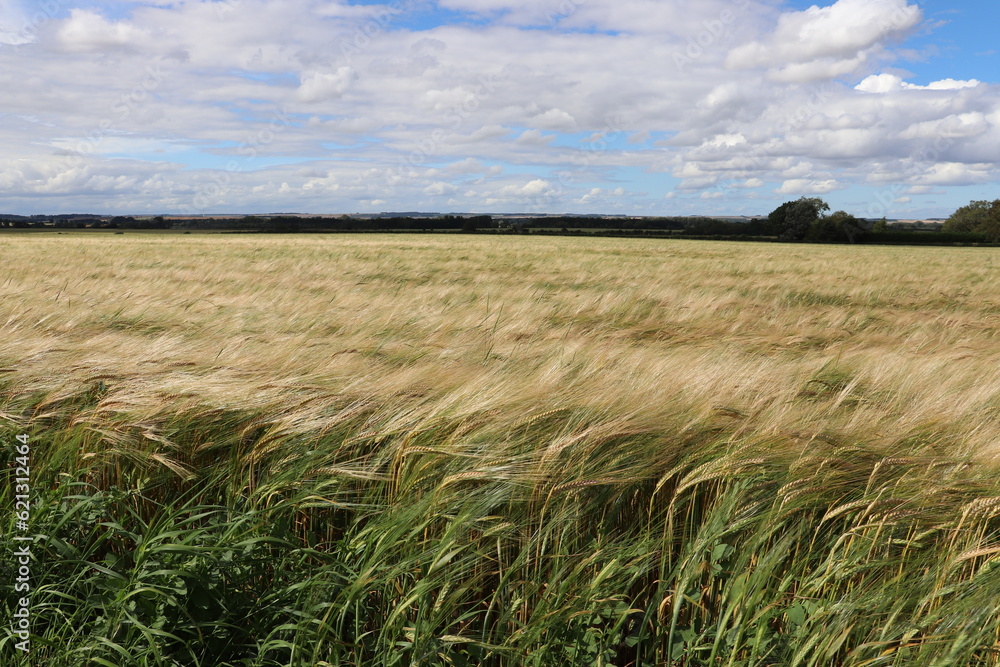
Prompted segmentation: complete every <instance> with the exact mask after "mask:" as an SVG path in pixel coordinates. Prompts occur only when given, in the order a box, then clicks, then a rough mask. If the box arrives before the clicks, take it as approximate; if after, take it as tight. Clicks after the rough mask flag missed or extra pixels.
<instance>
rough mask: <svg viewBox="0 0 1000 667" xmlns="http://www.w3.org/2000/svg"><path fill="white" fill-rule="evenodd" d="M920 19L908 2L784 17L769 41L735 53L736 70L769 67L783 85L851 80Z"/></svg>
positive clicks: (839, 6)
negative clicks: (885, 47)
mask: <svg viewBox="0 0 1000 667" xmlns="http://www.w3.org/2000/svg"><path fill="white" fill-rule="evenodd" d="M921 18H922V12H921V10H920V7H919V6H917V5H910V4H909V2H908V1H907V0H838V1H837V2H836V3H834V4H833V5H830V6H829V7H818V6H815V5H814V6H812V7H810V8H809V9H806V10H805V11H801V12H789V13H787V14H784V15H782V16H781V18H780V19H779V21H778V25H777V27H776V28H775V30H774V32H773V33H772V34H771V35H768V36H767V38H765V39H762V40H756V41H753V42H750V43H749V44H744V45H742V46H739V47H736V48H735V49H733V50H732V51H731V52H730V54H729V57H728V59H727V61H726V63H727V65H728V66H729V67H732V68H734V69H746V68H757V67H766V68H769V69H770V72H771V76H772V77H773V78H774V79H776V80H778V81H783V82H807V81H820V80H825V79H831V78H836V77H840V76H844V75H847V74H850V73H852V72H855V71H857V70H858V69H860V68H861V67H862V66H863V65H864V64H865V63H866V62H868V60H869V58H870V57H871V55H872V54H873V53H874V52H875V51H877V50H879V49H881V48H882V47H883V46H884V45H885V43H886V42H887V41H889V40H892V39H896V38H898V37H900V36H902V35H905V34H906V33H908V32H909V31H911V30H912V29H913V28H915V27H916V26H917V25H918V24H919V23H920V20H921Z"/></svg>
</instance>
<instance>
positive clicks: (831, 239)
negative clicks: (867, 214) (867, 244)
mask: <svg viewBox="0 0 1000 667" xmlns="http://www.w3.org/2000/svg"><path fill="white" fill-rule="evenodd" d="M870 229H872V224H871V223H869V222H867V221H865V220H859V219H858V218H855V217H854V216H853V215H851V214H850V213H848V212H846V211H837V212H836V213H833V214H831V215H827V216H823V217H821V218H818V219H817V220H816V221H815V222H814V223H813V224H812V227H810V229H809V235H808V236H807V237H806V238H807V239H808V240H809V241H814V242H816V243H856V242H858V241H860V240H861V238H862V237H863V236H864V234H865V233H866V232H867V231H869V230H870Z"/></svg>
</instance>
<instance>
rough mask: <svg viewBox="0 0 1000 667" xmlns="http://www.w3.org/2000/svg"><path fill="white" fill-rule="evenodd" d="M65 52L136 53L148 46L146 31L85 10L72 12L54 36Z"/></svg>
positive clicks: (148, 36) (147, 33)
mask: <svg viewBox="0 0 1000 667" xmlns="http://www.w3.org/2000/svg"><path fill="white" fill-rule="evenodd" d="M58 37H59V41H60V43H61V44H62V46H63V47H64V48H65V49H66V50H67V51H76V52H83V51H106V50H109V49H110V50H114V49H124V50H138V49H141V48H143V47H144V46H146V45H148V44H149V43H150V39H151V34H150V31H149V30H146V29H144V28H140V27H138V26H136V25H134V24H132V23H130V22H128V21H109V20H108V19H106V18H104V17H103V16H101V15H100V14H98V13H96V12H94V11H91V10H87V9H73V10H71V12H70V17H69V19H67V20H66V21H64V22H63V24H62V25H61V27H60V29H59V33H58Z"/></svg>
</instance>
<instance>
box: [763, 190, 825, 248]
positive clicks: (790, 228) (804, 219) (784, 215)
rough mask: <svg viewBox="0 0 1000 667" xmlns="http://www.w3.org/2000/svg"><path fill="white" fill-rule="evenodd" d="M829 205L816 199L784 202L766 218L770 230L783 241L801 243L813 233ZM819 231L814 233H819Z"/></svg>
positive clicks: (805, 198)
mask: <svg viewBox="0 0 1000 667" xmlns="http://www.w3.org/2000/svg"><path fill="white" fill-rule="evenodd" d="M829 210H830V205H829V204H827V203H826V202H825V201H823V200H822V199H819V198H816V197H802V198H800V199H797V200H795V201H789V202H785V203H784V204H782V205H781V206H779V207H778V208H776V209H774V210H773V211H771V214H770V215H769V216H767V220H768V222H769V223H770V227H771V229H772V230H773V231H774V233H775V234H777V236H778V237H779V238H781V239H782V240H784V241H802V240H805V239H806V237H808V236H810V233H811V232H814V229H813V226H814V224H815V223H816V222H817V221H818V220H819V219H820V217H821V216H822V214H823V212H825V211H829ZM821 231H822V230H821V229H818V230H815V233H821Z"/></svg>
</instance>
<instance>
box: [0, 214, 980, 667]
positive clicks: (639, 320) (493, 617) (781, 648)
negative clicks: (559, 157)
mask: <svg viewBox="0 0 1000 667" xmlns="http://www.w3.org/2000/svg"><path fill="white" fill-rule="evenodd" d="M70 241H72V242H73V244H72V245H70V243H69V242H70ZM0 265H2V267H3V275H2V277H0V282H2V284H3V289H2V291H0V436H2V437H3V438H4V442H5V443H11V444H10V446H6V449H5V450H4V451H5V456H7V457H8V460H9V464H8V465H7V470H8V474H7V475H6V476H5V477H4V482H3V484H2V485H0V493H2V494H3V496H2V497H3V500H2V501H0V502H2V503H3V506H4V507H7V506H10V507H13V504H14V500H13V499H14V496H15V492H14V474H13V470H14V463H13V460H14V453H13V452H14V448H13V443H15V436H16V435H17V434H20V433H27V434H29V435H30V442H31V456H32V472H33V480H34V486H33V491H32V492H33V494H34V508H33V512H32V533H33V534H35V535H37V536H38V537H37V539H36V541H35V542H34V544H33V554H34V559H35V560H34V564H33V570H32V576H33V578H34V582H33V585H34V588H33V591H32V597H31V609H32V628H33V632H34V640H33V644H32V651H33V653H34V655H35V659H36V660H39V661H40V662H38V663H37V664H48V665H78V664H104V665H119V664H121V665H125V664H130V665H131V664H142V665H145V664H148V665H161V664H162V665H175V664H176V665H241V666H243V665H246V666H251V665H252V666H255V667H256V666H265V665H266V666H271V665H296V666H297V665H315V664H324V663H325V664H330V665H366V666H368V665H385V666H387V667H388V666H390V665H411V664H415V665H479V664H482V665H498V666H515V665H534V666H538V667H543V666H550V665H560V664H574V665H619V666H625V665H635V666H636V667H639V666H645V665H690V666H696V665H734V666H735V665H740V666H750V665H767V664H780V665H858V666H860V665H928V666H930V665H942V666H945V665H948V666H951V665H970V666H971V665H1000V576H998V571H997V566H998V564H1000V478H998V471H1000V444H998V442H1000V439H998V436H1000V337H998V336H1000V254H998V252H997V250H995V249H991V248H903V247H870V246H869V247H841V246H832V245H831V246H814V245H804V244H790V245H776V244H775V245H772V244H744V243H733V242H727V243H711V242H700V241H699V242H692V241H668V240H639V239H582V238H550V237H543V238H539V237H532V238H527V237H516V236H511V237H478V236H463V237H456V236H419V237H418V236H391V235H379V236H377V237H375V236H351V237H338V236H308V237H303V236H268V237H248V236H200V235H190V236H167V235H158V234H143V235H134V234H125V235H97V234H67V235H62V236H55V235H26V234H25V235H19V234H14V233H12V234H6V235H3V236H0ZM5 516H10V517H12V516H13V513H12V512H8V513H6V514H5ZM4 528H5V530H4V534H3V535H2V536H0V539H2V540H3V541H4V542H5V547H8V548H7V553H9V552H10V550H11V549H13V548H14V547H13V546H12V545H13V543H12V542H11V541H10V540H11V536H12V535H15V534H16V532H17V531H16V526H15V524H14V520H13V518H10V519H9V520H8V521H7V523H5V524H4ZM14 576H15V572H14V564H13V561H11V560H10V559H9V558H8V560H6V561H2V562H0V578H2V580H3V584H2V585H3V586H4V587H5V588H4V589H3V590H4V598H3V605H4V607H5V610H4V614H3V616H4V618H5V619H6V618H10V617H11V615H12V613H13V611H14V610H15V609H16V606H17V598H18V597H19V596H18V595H15V594H14V593H13V592H12V591H11V588H10V585H9V584H8V582H10V581H12V580H13V579H14ZM4 632H6V631H4ZM2 636H5V635H4V634H3V633H0V637H2ZM15 641H16V639H14V638H8V640H7V641H6V642H5V643H3V644H0V655H2V656H3V661H4V664H8V662H9V661H10V660H13V659H14V658H12V657H11V656H15V655H16V653H17V651H16V649H15V648H14V645H13V644H14V642H15ZM10 664H13V663H10Z"/></svg>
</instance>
